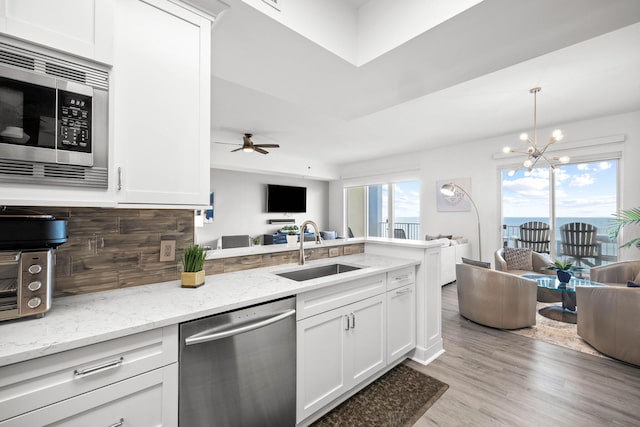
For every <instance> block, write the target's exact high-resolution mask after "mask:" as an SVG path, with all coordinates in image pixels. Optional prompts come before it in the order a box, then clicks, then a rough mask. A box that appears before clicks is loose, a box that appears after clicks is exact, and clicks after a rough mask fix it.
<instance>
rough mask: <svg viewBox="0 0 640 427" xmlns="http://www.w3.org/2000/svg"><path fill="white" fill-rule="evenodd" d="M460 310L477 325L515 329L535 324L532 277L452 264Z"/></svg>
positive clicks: (534, 299)
mask: <svg viewBox="0 0 640 427" xmlns="http://www.w3.org/2000/svg"><path fill="white" fill-rule="evenodd" d="M456 277H457V287H458V305H459V307H460V314H461V315H462V316H464V317H466V318H467V319H469V320H472V321H474V322H476V323H480V324H481V325H485V326H491V327H492V328H500V329H518V328H524V327H526V326H531V325H535V324H536V291H537V289H538V285H537V284H536V281H535V280H529V279H525V278H523V277H519V276H516V275H515V274H510V273H504V272H501V271H496V270H491V269H488V268H482V267H476V266H473V265H468V264H456Z"/></svg>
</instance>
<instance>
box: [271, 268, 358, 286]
mask: <svg viewBox="0 0 640 427" xmlns="http://www.w3.org/2000/svg"><path fill="white" fill-rule="evenodd" d="M361 268H362V267H354V266H353V265H346V264H329V265H320V266H318V267H310V268H303V269H300V270H293V271H287V272H284V273H277V274H276V275H277V276H280V277H284V278H286V279H291V280H295V281H296V282H304V281H305V280H311V279H317V278H319V277H325V276H331V275H334V274H340V273H346V272H348V271H354V270H360V269H361Z"/></svg>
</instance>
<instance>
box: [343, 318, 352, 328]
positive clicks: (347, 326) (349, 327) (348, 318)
mask: <svg viewBox="0 0 640 427" xmlns="http://www.w3.org/2000/svg"><path fill="white" fill-rule="evenodd" d="M344 318H345V319H347V327H346V328H344V330H345V331H348V330H349V329H351V326H349V322H350V321H349V316H347V315H346V314H345V315H344Z"/></svg>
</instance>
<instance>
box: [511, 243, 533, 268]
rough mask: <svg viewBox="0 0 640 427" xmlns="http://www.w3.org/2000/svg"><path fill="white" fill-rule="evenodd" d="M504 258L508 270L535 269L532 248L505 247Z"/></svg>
mask: <svg viewBox="0 0 640 427" xmlns="http://www.w3.org/2000/svg"><path fill="white" fill-rule="evenodd" d="M504 260H505V261H506V262H507V270H529V271H533V256H532V255H531V248H504Z"/></svg>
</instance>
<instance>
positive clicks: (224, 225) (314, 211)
mask: <svg viewBox="0 0 640 427" xmlns="http://www.w3.org/2000/svg"><path fill="white" fill-rule="evenodd" d="M267 184H278V185H293V186H299V187H307V212H306V213H296V214H289V215H288V216H285V215H284V214H274V213H266V199H267ZM211 191H213V192H214V193H215V201H214V204H215V209H214V220H213V222H212V223H210V224H205V225H204V226H203V227H197V228H196V229H195V237H196V242H197V243H199V244H203V245H211V246H213V247H215V243H216V241H217V239H218V238H219V237H220V236H222V235H233V234H248V235H250V236H252V237H254V236H257V235H261V234H269V233H274V232H276V231H277V230H278V228H280V227H281V226H282V225H280V226H278V225H271V224H268V223H267V221H268V220H269V219H274V218H277V219H280V218H295V220H296V224H297V225H300V224H301V223H302V222H304V221H305V220H307V219H310V220H312V221H315V222H316V223H317V224H318V226H319V227H320V229H322V230H325V229H328V228H327V226H328V218H329V184H328V183H327V182H325V181H316V180H307V179H302V178H291V177H283V176H275V175H263V174H255V173H249V172H235V171H226V170H221V169H211Z"/></svg>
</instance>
